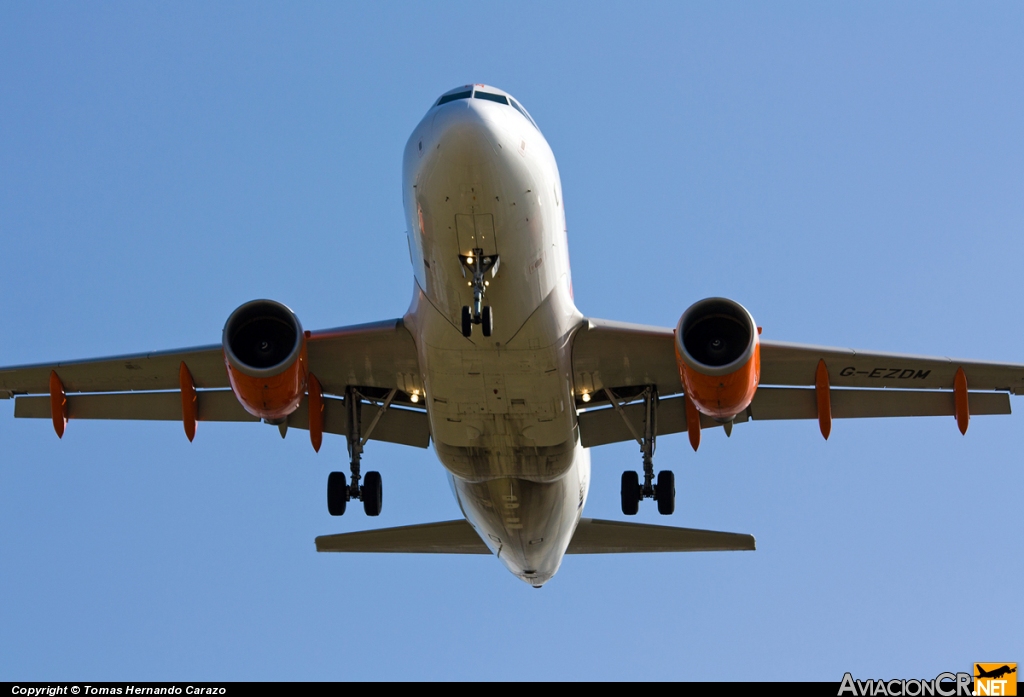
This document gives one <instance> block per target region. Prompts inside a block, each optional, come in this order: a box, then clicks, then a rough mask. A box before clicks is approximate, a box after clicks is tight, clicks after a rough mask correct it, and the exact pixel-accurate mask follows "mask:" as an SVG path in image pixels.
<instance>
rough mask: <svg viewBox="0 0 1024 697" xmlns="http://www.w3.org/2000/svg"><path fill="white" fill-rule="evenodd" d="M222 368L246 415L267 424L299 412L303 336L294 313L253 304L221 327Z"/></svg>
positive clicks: (275, 304)
mask: <svg viewBox="0 0 1024 697" xmlns="http://www.w3.org/2000/svg"><path fill="white" fill-rule="evenodd" d="M223 343H224V362H225V363H226V364H227V368H228V379H229V380H230V381H231V389H232V390H233V391H234V393H235V396H236V397H238V401H239V402H241V403H242V406H243V407H245V410H246V411H247V412H249V413H250V414H252V415H253V416H258V417H260V418H261V419H268V420H271V421H274V420H278V419H283V418H285V417H286V416H288V415H289V414H291V413H292V412H293V411H295V410H296V409H297V408H298V407H299V403H300V402H301V401H302V397H303V395H304V394H305V393H306V378H307V376H308V371H309V369H308V367H307V362H306V336H305V334H303V332H302V325H301V324H299V319H298V317H296V316H295V313H294V312H292V311H291V310H290V309H288V308H287V307H286V306H284V305H282V304H281V303H278V302H274V301H273V300H253V301H251V302H247V303H245V304H244V305H242V306H241V307H239V308H238V309H237V310H235V311H234V312H232V313H231V316H230V317H228V321H227V323H226V324H225V325H224V338H223Z"/></svg>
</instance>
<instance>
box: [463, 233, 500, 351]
mask: <svg viewBox="0 0 1024 697" xmlns="http://www.w3.org/2000/svg"><path fill="white" fill-rule="evenodd" d="M459 261H460V262H461V263H462V273H463V274H465V273H466V272H467V271H468V272H470V273H472V280H471V281H470V285H471V286H472V287H473V305H472V307H470V306H469V305H464V306H463V307H462V335H463V336H465V337H467V338H468V337H471V336H473V325H474V324H479V325H481V327H480V329H481V332H482V333H483V335H484V336H486V337H489V336H490V335H491V331H492V330H493V328H494V313H493V311H492V310H491V307H490V306H489V305H487V306H485V305H484V304H483V301H484V293H486V292H487V286H488V285H489V284H490V281H487V280H486V276H487V274H488V273H489V274H490V275H491V278H493V277H494V276H496V275H497V273H498V267H499V265H500V263H501V262H500V259H499V258H498V255H497V254H490V255H485V254H484V250H483V249H480V248H479V247H477V248H475V249H474V250H473V252H472V253H471V254H460V255H459Z"/></svg>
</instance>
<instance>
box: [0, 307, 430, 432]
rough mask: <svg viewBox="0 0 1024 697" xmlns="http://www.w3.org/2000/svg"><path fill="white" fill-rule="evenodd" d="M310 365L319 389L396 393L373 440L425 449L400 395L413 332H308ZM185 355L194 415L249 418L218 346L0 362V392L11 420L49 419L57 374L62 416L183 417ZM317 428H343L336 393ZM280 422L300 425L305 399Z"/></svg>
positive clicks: (409, 388)
mask: <svg viewBox="0 0 1024 697" xmlns="http://www.w3.org/2000/svg"><path fill="white" fill-rule="evenodd" d="M307 355H308V359H309V367H310V372H312V373H313V374H314V375H316V376H317V379H319V380H320V384H321V386H322V387H323V391H324V392H325V393H326V394H334V395H343V394H344V393H345V388H346V387H348V386H356V387H360V388H371V389H377V390H384V391H386V390H391V389H396V390H398V391H399V392H400V393H401V396H399V397H397V398H396V399H395V401H394V402H393V404H394V405H395V406H397V407H399V408H397V409H388V410H387V411H386V412H385V413H384V414H383V415H382V417H381V419H380V420H379V421H378V423H377V425H376V427H375V428H374V430H373V432H372V433H371V437H372V438H373V439H374V440H383V441H389V442H394V443H401V444H404V445H414V446H417V447H423V448H425V447H428V444H429V439H430V432H429V424H428V421H427V416H426V412H425V411H423V410H422V408H421V407H417V406H416V405H414V404H412V402H411V401H409V400H408V395H409V394H412V393H413V392H414V391H417V390H418V391H419V392H420V393H421V394H422V385H420V380H419V362H418V358H417V355H416V346H415V344H414V342H413V340H412V335H411V334H410V333H409V331H408V330H407V329H406V328H405V326H404V324H403V323H402V320H397V319H396V320H388V321H385V322H376V323H373V324H363V325H357V326H351V327H339V328H337V329H328V330H324V331H318V332H311V333H310V335H309V336H308V338H307ZM182 362H184V363H185V364H186V365H187V366H188V369H189V372H191V374H192V378H193V381H194V382H195V385H196V388H197V412H198V420H200V421H256V417H254V416H252V415H251V414H249V413H248V412H247V411H245V409H243V408H242V406H241V404H239V402H238V400H237V399H236V398H235V396H234V393H233V392H232V391H231V389H230V384H229V382H228V376H227V370H226V368H225V364H224V352H223V349H222V347H221V346H220V345H219V344H215V345H211V346H201V347H197V348H188V349H178V350H173V351H161V352H155V353H143V354H134V355H125V356H114V357H110V358H100V359H93V360H85V361H70V362H60V363H48V364H38V365H28V366H15V367H10V368H0V398H7V399H9V398H11V397H15V398H16V402H15V412H14V415H15V416H16V417H22V418H51V414H50V401H49V400H50V398H49V390H50V388H49V379H50V373H51V371H52V372H56V373H57V374H58V376H59V377H60V380H61V382H62V383H63V385H64V390H65V392H66V393H67V399H68V405H67V407H68V417H69V419H126V420H167V421H179V420H181V418H182V413H181V399H180V393H179V389H180V385H179V379H178V370H179V366H180V365H181V363H182ZM324 403H325V406H324V431H325V432H327V433H339V434H345V433H347V432H348V424H347V420H346V418H345V413H346V412H345V408H344V406H343V402H342V400H340V399H334V398H330V397H326V398H325V399H324ZM288 425H289V426H292V427H296V428H308V425H309V412H308V407H307V404H306V402H305V401H303V403H302V404H301V405H300V407H299V408H298V409H297V410H296V411H295V412H293V413H292V414H291V415H290V416H289V417H288Z"/></svg>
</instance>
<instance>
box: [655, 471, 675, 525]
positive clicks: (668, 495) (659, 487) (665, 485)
mask: <svg viewBox="0 0 1024 697" xmlns="http://www.w3.org/2000/svg"><path fill="white" fill-rule="evenodd" d="M654 498H656V499H657V500H658V513H660V514H662V515H672V514H673V513H675V512H676V475H674V474H672V472H671V471H670V470H662V471H661V472H658V483H657V484H655V485H654Z"/></svg>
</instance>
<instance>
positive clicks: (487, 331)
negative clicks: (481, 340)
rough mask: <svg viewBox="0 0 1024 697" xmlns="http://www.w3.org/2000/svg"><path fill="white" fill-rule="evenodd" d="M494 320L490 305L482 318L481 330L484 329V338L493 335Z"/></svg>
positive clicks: (482, 314) (485, 309)
mask: <svg viewBox="0 0 1024 697" xmlns="http://www.w3.org/2000/svg"><path fill="white" fill-rule="evenodd" d="M493 318H494V315H492V314H491V306H490V305H488V306H487V307H485V308H484V310H483V312H482V313H481V317H480V320H481V325H482V327H481V329H483V333H484V336H490V335H491V330H492V329H493V328H494V324H493Z"/></svg>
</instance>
